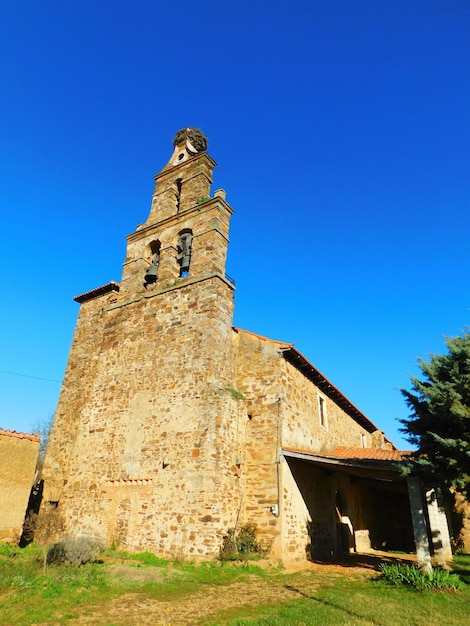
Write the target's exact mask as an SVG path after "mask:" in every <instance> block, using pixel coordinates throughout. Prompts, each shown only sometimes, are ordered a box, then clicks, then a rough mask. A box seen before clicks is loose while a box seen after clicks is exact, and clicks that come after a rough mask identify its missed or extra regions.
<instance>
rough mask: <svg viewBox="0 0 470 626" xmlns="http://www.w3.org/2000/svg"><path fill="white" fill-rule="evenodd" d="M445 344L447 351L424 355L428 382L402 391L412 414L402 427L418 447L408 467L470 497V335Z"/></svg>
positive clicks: (424, 377) (433, 482)
mask: <svg viewBox="0 0 470 626" xmlns="http://www.w3.org/2000/svg"><path fill="white" fill-rule="evenodd" d="M445 342H446V345H447V348H448V352H447V354H443V355H431V357H430V359H429V361H425V360H424V359H419V360H418V363H419V367H420V368H421V372H422V380H420V379H419V378H416V377H414V376H412V377H411V382H412V385H413V386H412V390H411V391H407V390H405V389H402V390H401V392H402V394H403V396H404V397H405V400H406V403H407V405H408V406H409V408H410V409H411V415H410V416H409V417H408V418H405V419H403V420H400V422H401V423H402V425H403V427H402V428H401V429H400V430H401V432H402V433H404V434H405V436H406V437H407V439H408V440H409V441H410V443H412V444H413V445H415V446H416V447H417V450H416V452H415V453H414V454H413V457H412V458H411V459H410V460H409V461H407V462H405V464H404V469H405V473H409V472H410V471H417V472H419V473H420V474H421V475H422V476H423V479H424V480H425V481H426V482H427V483H428V484H429V485H434V486H437V487H442V488H445V487H447V488H448V487H454V488H455V489H456V490H457V491H461V492H463V493H464V494H465V493H467V494H468V495H470V333H469V332H464V333H463V336H457V337H450V338H447V339H446V340H445Z"/></svg>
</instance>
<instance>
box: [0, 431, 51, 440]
mask: <svg viewBox="0 0 470 626" xmlns="http://www.w3.org/2000/svg"><path fill="white" fill-rule="evenodd" d="M0 436H4V437H12V438H14V439H29V440H30V441H37V442H38V443H39V441H40V440H41V437H40V436H39V435H38V434H36V433H21V432H18V431H17V430H5V429H3V428H0Z"/></svg>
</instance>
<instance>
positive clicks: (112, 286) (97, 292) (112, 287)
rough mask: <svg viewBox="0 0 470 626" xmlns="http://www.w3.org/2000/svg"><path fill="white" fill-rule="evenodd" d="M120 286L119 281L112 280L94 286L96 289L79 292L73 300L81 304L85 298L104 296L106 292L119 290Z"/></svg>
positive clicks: (91, 298)
mask: <svg viewBox="0 0 470 626" xmlns="http://www.w3.org/2000/svg"><path fill="white" fill-rule="evenodd" d="M119 289H120V286H119V283H117V282H115V281H114V280H112V281H111V282H109V283H107V284H106V285H102V286H101V287H96V289H92V290H91V291H86V292H85V293H82V294H80V295H79V296H75V298H74V300H75V302H78V303H79V304H82V303H83V302H86V301H87V300H93V298H99V297H100V296H104V295H106V294H107V293H110V292H112V291H119Z"/></svg>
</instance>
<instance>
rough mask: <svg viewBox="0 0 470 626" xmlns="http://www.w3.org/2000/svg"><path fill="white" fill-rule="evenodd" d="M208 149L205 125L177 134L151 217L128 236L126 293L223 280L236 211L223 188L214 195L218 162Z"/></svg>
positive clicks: (123, 287) (158, 180)
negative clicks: (214, 180)
mask: <svg viewBox="0 0 470 626" xmlns="http://www.w3.org/2000/svg"><path fill="white" fill-rule="evenodd" d="M206 149H207V139H206V137H205V136H204V135H203V134H202V132H201V131H199V130H196V129H193V128H185V129H182V130H180V131H179V132H178V133H177V134H176V137H175V140H174V151H173V154H172V156H171V158H170V160H169V162H168V163H167V165H166V166H165V167H164V168H163V170H162V171H161V172H160V173H159V174H157V175H156V176H155V188H154V193H153V197H152V205H151V208H150V213H149V216H148V218H147V221H146V222H145V223H144V224H141V225H139V226H138V227H137V229H136V231H135V232H134V233H132V234H131V235H129V236H128V238H127V239H128V245H127V255H126V260H125V263H124V270H123V276H122V283H121V291H122V292H123V293H126V294H129V295H131V294H137V293H139V292H142V290H143V289H144V290H146V292H147V293H151V292H155V291H161V290H163V289H168V288H169V287H170V286H173V287H174V286H181V285H182V284H187V283H191V282H193V281H195V280H201V279H203V278H208V277H209V276H219V277H220V278H222V279H223V280H225V262H226V257H227V246H228V229H229V221H230V216H231V214H232V212H233V211H232V209H231V208H230V206H229V205H228V204H227V203H226V202H225V192H224V191H223V190H218V191H216V192H215V194H214V196H213V197H211V196H210V188H211V183H212V172H213V170H214V167H215V165H216V163H215V161H213V160H212V159H211V157H210V156H209V155H208V154H207V152H206Z"/></svg>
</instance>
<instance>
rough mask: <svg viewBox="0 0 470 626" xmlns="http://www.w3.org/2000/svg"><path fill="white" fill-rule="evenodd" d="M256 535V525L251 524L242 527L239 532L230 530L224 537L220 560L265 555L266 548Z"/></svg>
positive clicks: (233, 529)
mask: <svg viewBox="0 0 470 626" xmlns="http://www.w3.org/2000/svg"><path fill="white" fill-rule="evenodd" d="M256 534H257V528H256V525H255V524H251V523H248V524H245V525H244V526H241V527H240V528H239V530H238V532H237V530H236V529H235V528H229V529H228V530H227V534H226V535H224V537H223V540H222V547H221V549H220V555H219V558H220V559H221V560H222V561H229V560H237V559H240V558H242V559H243V558H249V557H250V556H259V555H261V554H263V553H264V552H266V548H264V547H263V546H262V545H261V543H260V542H259V541H258V540H257V538H256Z"/></svg>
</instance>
